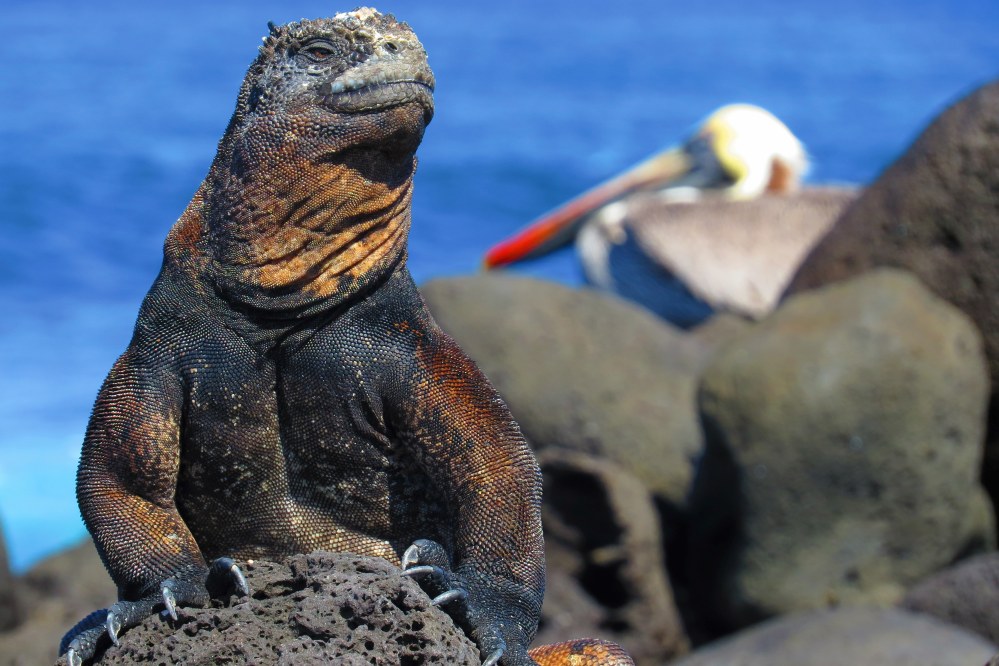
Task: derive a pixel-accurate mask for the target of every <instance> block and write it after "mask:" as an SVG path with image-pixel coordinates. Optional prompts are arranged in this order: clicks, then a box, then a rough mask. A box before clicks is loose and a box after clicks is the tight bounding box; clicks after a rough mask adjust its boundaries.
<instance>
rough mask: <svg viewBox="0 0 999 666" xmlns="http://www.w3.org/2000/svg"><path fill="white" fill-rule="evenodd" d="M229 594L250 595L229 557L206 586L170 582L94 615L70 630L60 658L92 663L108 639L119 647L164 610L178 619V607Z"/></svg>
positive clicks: (72, 665)
mask: <svg viewBox="0 0 999 666" xmlns="http://www.w3.org/2000/svg"><path fill="white" fill-rule="evenodd" d="M229 592H236V593H238V594H240V595H241V596H247V595H249V594H250V587H249V585H247V583H246V578H245V577H244V576H243V572H242V571H241V570H240V568H239V567H238V566H237V565H236V563H235V562H233V561H232V560H231V559H230V558H228V557H220V558H218V559H217V560H215V561H214V562H212V565H211V567H209V569H208V575H207V577H206V579H205V581H204V582H200V583H199V582H193V581H188V580H184V579H180V578H168V579H167V580H165V581H163V582H161V583H160V585H159V591H158V592H155V593H153V594H149V595H147V596H145V597H143V598H141V599H138V600H136V601H118V602H115V603H114V604H113V605H112V606H111V607H110V608H108V609H106V610H98V611H94V612H93V613H91V614H90V615H88V616H87V617H85V618H83V619H82V620H80V621H79V622H78V623H77V624H76V626H74V627H73V628H72V629H70V630H69V631H68V632H67V633H66V635H65V636H64V637H63V639H62V642H61V643H60V644H59V654H63V653H65V655H66V664H67V666H81V665H82V664H83V662H85V661H87V660H89V659H91V658H92V657H93V656H94V653H95V652H96V651H97V647H98V646H99V645H100V643H101V642H102V641H103V640H104V639H105V637H106V638H108V639H110V640H111V642H112V643H113V644H115V645H118V635H119V634H120V633H121V632H122V631H124V630H125V629H129V628H131V627H134V626H135V625H137V624H139V623H140V622H142V620H144V619H145V618H146V617H148V616H150V615H152V614H153V612H154V611H155V610H156V609H157V608H158V607H160V606H162V607H163V609H164V611H165V612H166V613H167V614H168V615H169V616H170V617H171V619H173V620H176V619H177V606H204V605H205V604H207V603H208V600H209V599H210V598H217V597H221V596H223V595H225V594H226V593H229Z"/></svg>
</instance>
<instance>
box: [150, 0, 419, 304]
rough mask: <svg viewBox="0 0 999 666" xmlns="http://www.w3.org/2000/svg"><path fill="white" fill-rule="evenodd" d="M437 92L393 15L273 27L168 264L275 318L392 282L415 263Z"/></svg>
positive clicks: (411, 37) (171, 244)
mask: <svg viewBox="0 0 999 666" xmlns="http://www.w3.org/2000/svg"><path fill="white" fill-rule="evenodd" d="M433 87H434V77H433V74H432V72H431V71H430V67H429V65H428V64H427V55H426V51H425V50H424V48H423V46H422V45H421V44H420V42H419V40H418V39H417V37H416V35H415V34H414V33H413V32H412V30H411V29H410V28H409V26H408V25H407V24H405V23H400V22H398V21H396V20H395V19H394V18H393V17H392V16H390V15H382V14H379V13H377V12H375V11H373V10H366V9H362V10H358V11H355V12H350V13H344V14H338V15H336V16H334V17H332V18H329V19H321V20H317V21H302V22H299V23H291V24H289V25H286V26H280V27H275V26H272V27H271V34H270V35H268V36H267V37H265V38H264V43H263V45H262V46H261V47H260V54H259V56H258V57H257V59H256V60H255V62H254V63H253V65H251V67H250V72H249V74H248V75H247V77H246V80H245V81H244V83H243V86H242V88H241V90H240V93H239V97H238V99H237V103H236V110H235V112H234V113H233V116H232V119H231V120H230V121H229V125H228V128H227V129H226V132H225V135H224V136H223V137H222V140H221V141H220V142H219V149H218V153H217V155H216V157H215V160H214V162H213V163H212V167H211V170H210V172H209V174H208V177H207V178H206V180H205V183H204V185H203V186H202V187H201V188H200V189H199V191H198V193H197V194H196V195H195V197H194V200H193V201H192V202H191V205H190V206H189V208H188V210H187V211H186V212H185V214H184V215H183V216H182V218H181V220H180V222H179V223H178V224H177V226H176V227H175V229H174V230H173V231H172V232H171V235H170V238H169V239H168V240H167V260H168V261H176V262H177V263H179V264H183V265H184V268H185V269H186V270H187V271H189V272H192V273H196V274H197V275H198V277H200V278H201V279H204V277H206V276H208V277H210V278H211V281H212V282H213V283H214V286H215V290H216V292H217V294H218V295H219V296H221V297H222V298H223V299H225V300H226V301H228V302H230V304H231V305H233V306H235V307H237V308H238V309H243V310H247V311H250V312H255V313H257V314H266V315H267V316H269V317H278V318H299V317H302V316H305V315H311V314H315V313H316V312H318V311H322V310H326V309H329V308H332V307H336V306H338V305H341V304H343V303H345V302H347V301H348V300H350V299H351V298H352V297H354V296H355V295H356V294H358V293H359V292H361V291H363V290H364V289H365V288H367V287H369V286H370V285H372V284H375V283H377V282H378V281H379V280H382V279H384V278H385V276H386V275H387V274H388V273H389V272H390V271H391V270H392V268H393V267H394V266H396V265H397V264H398V263H399V262H400V261H401V260H402V259H403V258H404V257H405V252H406V249H405V248H406V239H407V234H408V231H409V224H410V203H411V197H412V178H413V174H414V172H415V169H416V157H415V151H416V148H417V146H419V144H420V141H421V139H422V138H423V131H424V129H425V128H426V126H427V124H428V123H429V122H430V119H431V118H432V117H433V108H434V106H433ZM171 250H172V251H171Z"/></svg>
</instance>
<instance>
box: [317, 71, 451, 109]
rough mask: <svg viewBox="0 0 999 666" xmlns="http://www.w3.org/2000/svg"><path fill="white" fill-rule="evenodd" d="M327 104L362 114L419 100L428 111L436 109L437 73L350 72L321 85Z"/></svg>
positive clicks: (320, 91) (329, 106)
mask: <svg viewBox="0 0 999 666" xmlns="http://www.w3.org/2000/svg"><path fill="white" fill-rule="evenodd" d="M318 92H319V94H320V95H321V96H322V97H323V101H324V102H325V104H326V106H327V107H328V108H330V109H332V110H334V111H341V112H348V113H358V112H364V111H378V110H380V109H387V108H391V107H394V106H400V105H402V104H409V103H416V104H419V105H421V106H422V107H423V108H424V109H425V110H427V111H431V112H432V111H433V108H434V81H433V75H427V74H424V73H423V72H421V71H416V72H405V73H403V72H399V73H391V72H386V71H385V70H380V71H375V72H374V73H373V74H371V75H370V76H358V75H357V73H355V72H352V71H348V72H345V73H344V74H341V75H340V76H339V77H337V78H336V79H335V80H333V81H328V82H326V83H323V84H322V85H320V86H319V88H318Z"/></svg>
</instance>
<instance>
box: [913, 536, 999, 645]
mask: <svg viewBox="0 0 999 666" xmlns="http://www.w3.org/2000/svg"><path fill="white" fill-rule="evenodd" d="M902 605H903V606H904V607H905V608H908V609H909V610H913V611H917V612H919V613H926V614H927V615H933V616H934V617H937V618H940V619H941V620H944V621H946V622H950V623H951V624H956V625H957V626H959V627H964V628H965V629H968V630H969V631H973V632H975V633H976V634H979V635H980V636H984V637H985V638H988V639H989V640H990V641H992V642H993V643H999V553H989V554H987V555H979V556H978V557H973V558H971V559H969V560H965V561H964V562H961V563H959V564H956V565H955V566H953V567H951V568H950V569H947V570H945V571H941V572H940V573H938V574H936V575H934V576H930V577H929V578H927V579H926V580H924V581H923V582H921V583H919V584H918V585H916V586H915V587H913V588H912V589H911V590H909V592H908V594H906V596H905V600H904V601H903V604H902Z"/></svg>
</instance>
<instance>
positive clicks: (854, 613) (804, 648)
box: [671, 608, 996, 666]
mask: <svg viewBox="0 0 999 666" xmlns="http://www.w3.org/2000/svg"><path fill="white" fill-rule="evenodd" d="M995 652H996V646H995V645H993V644H991V643H989V642H988V641H986V640H985V639H983V638H981V637H979V636H976V635H974V634H972V633H969V632H966V631H964V630H963V629H960V628H959V627H953V626H951V625H948V624H945V623H943V622H940V621H938V620H934V619H932V618H928V617H925V616H921V615H916V614H915V613H907V612H904V611H901V610H896V609H884V610H877V609H872V608H842V609H838V610H831V611H818V612H812V613H803V614H799V615H790V616H786V617H781V618H776V619H774V620H771V621H769V622H766V623H764V624H761V625H759V626H756V627H753V628H752V629H747V630H746V631H743V632H742V633H739V634H736V635H734V636H731V637H729V638H726V639H723V640H721V641H718V642H716V643H712V644H710V645H707V646H705V647H703V648H701V649H699V650H697V651H696V652H694V653H693V654H691V655H690V656H688V657H685V658H683V659H680V660H679V661H675V662H671V663H672V666H844V664H854V665H856V666H875V665H878V666H881V665H882V664H884V665H887V664H890V665H891V666H968V665H969V664H974V665H977V664H984V663H985V662H987V661H988V660H989V657H991V656H992V655H993V654H995Z"/></svg>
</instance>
